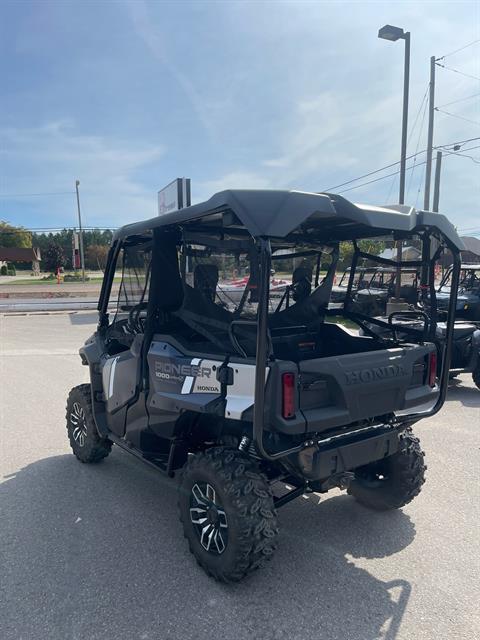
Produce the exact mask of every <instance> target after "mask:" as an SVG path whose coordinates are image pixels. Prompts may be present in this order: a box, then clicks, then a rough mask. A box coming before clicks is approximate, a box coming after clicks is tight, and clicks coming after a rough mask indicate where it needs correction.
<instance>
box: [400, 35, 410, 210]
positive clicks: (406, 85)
mask: <svg viewBox="0 0 480 640" xmlns="http://www.w3.org/2000/svg"><path fill="white" fill-rule="evenodd" d="M404 39H405V62H404V70H403V111H402V149H401V155H400V192H399V197H398V202H399V204H405V175H406V172H407V130H408V94H409V89H410V32H409V31H407V32H406V33H405V36H404Z"/></svg>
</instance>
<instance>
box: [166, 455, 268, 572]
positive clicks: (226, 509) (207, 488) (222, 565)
mask: <svg viewBox="0 0 480 640" xmlns="http://www.w3.org/2000/svg"><path fill="white" fill-rule="evenodd" d="M178 505H179V510H180V520H181V522H182V524H183V529H184V535H185V538H186V539H187V540H188V544H189V547H190V551H191V552H192V553H193V555H194V556H195V558H196V560H197V562H198V564H199V565H200V566H201V567H202V568H203V569H204V570H205V571H206V573H207V574H208V575H210V576H212V577H213V578H215V579H216V580H219V581H221V582H236V581H238V580H241V579H242V578H243V577H244V576H246V575H247V574H248V573H250V572H251V571H253V570H254V569H257V568H259V567H260V566H262V565H263V564H264V563H265V562H266V561H267V560H269V559H270V558H271V557H272V555H273V552H274V551H275V548H276V541H277V535H278V525H277V514H276V511H275V505H274V502H273V496H272V492H271V489H270V486H269V484H268V482H267V479H266V477H265V476H264V475H263V474H262V473H261V472H260V470H259V467H258V465H257V463H256V462H255V461H254V460H252V459H251V458H249V457H247V456H246V455H245V454H243V453H242V452H240V451H238V450H235V449H228V448H224V447H217V448H214V449H209V450H207V451H206V452H205V453H199V454H196V455H194V456H191V457H190V459H189V460H188V462H187V463H186V465H185V467H184V470H183V476H182V481H181V484H180V487H179V498H178Z"/></svg>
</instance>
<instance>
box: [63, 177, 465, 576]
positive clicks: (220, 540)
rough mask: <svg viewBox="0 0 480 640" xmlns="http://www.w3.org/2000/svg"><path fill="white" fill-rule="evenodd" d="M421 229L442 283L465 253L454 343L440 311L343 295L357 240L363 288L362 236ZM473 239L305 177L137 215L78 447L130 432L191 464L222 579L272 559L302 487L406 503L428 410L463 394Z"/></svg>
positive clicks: (140, 447)
mask: <svg viewBox="0 0 480 640" xmlns="http://www.w3.org/2000/svg"><path fill="white" fill-rule="evenodd" d="M413 236H416V237H419V238H420V241H421V245H422V247H423V260H422V264H423V266H424V269H423V272H424V286H426V287H430V289H431V290H432V289H433V295H434V268H435V262H436V261H437V260H438V258H439V256H440V254H441V251H442V250H443V249H444V248H448V249H449V250H450V252H451V253H452V255H453V261H454V267H453V273H452V295H451V297H450V310H449V318H448V322H447V336H446V340H445V341H443V342H442V343H439V342H438V341H437V340H436V337H435V318H433V319H432V321H431V322H429V330H428V332H427V334H426V335H424V334H423V333H422V334H419V332H418V331H412V332H411V337H410V336H409V337H408V339H400V338H399V337H398V335H397V333H396V331H395V318H394V316H392V317H390V318H389V321H388V322H386V323H383V324H384V325H385V326H386V327H387V328H388V329H389V332H388V335H387V336H377V335H375V332H373V331H371V330H369V329H368V327H367V324H366V321H371V319H370V318H368V317H366V316H363V315H362V314H359V313H356V312H354V311H349V310H348V305H347V308H345V309H340V310H337V309H333V310H329V309H328V302H329V298H330V292H331V288H332V284H333V279H334V274H335V270H336V265H337V258H338V245H339V242H343V241H352V242H353V245H354V253H353V261H352V268H351V270H350V276H349V285H350V289H351V287H352V285H353V282H354V280H355V270H356V265H357V264H358V260H359V259H361V258H365V259H367V260H368V259H370V258H371V257H372V256H370V255H369V254H364V253H362V252H361V251H360V250H359V248H358V245H357V242H356V241H357V240H358V239H360V238H372V237H373V238H381V239H384V240H385V239H386V240H387V241H388V240H390V241H392V242H394V241H397V240H400V239H407V238H408V239H410V238H412V237H413ZM431 239H434V242H435V247H437V246H438V249H436V250H435V251H434V250H433V249H431V245H430V241H431ZM460 248H462V244H461V241H460V239H459V238H458V236H457V234H456V233H455V230H454V229H453V227H452V225H451V224H450V223H449V222H448V221H447V220H446V218H445V217H443V216H442V215H439V214H432V213H429V212H422V211H420V212H418V211H416V210H415V209H411V208H408V207H400V208H397V209H395V208H379V207H369V206H358V205H354V204H352V203H350V202H348V201H347V200H345V199H344V198H341V197H339V196H336V195H329V194H315V193H304V192H298V191H263V190H261V191H260V190H259V191H253V190H252V191H250V190H238V191H223V192H221V193H218V194H216V195H214V196H213V197H212V198H211V199H210V200H208V201H207V202H204V203H200V204H197V205H194V206H191V207H188V208H186V209H182V210H180V211H176V212H173V213H169V214H166V215H163V216H160V217H157V218H153V219H151V220H148V221H146V222H138V223H135V224H131V225H127V226H125V227H122V228H121V229H120V230H119V231H117V232H116V234H115V236H114V239H113V242H112V246H111V249H110V252H109V256H108V262H107V267H106V271H105V276H104V280H103V285H102V290H101V294H100V299H99V304H98V311H99V322H98V327H97V330H96V332H95V333H94V334H93V335H92V337H91V338H90V339H88V340H87V342H86V343H85V345H84V346H83V347H82V348H81V349H80V356H81V359H82V363H83V364H85V365H87V366H88V367H89V370H90V384H84V385H80V386H78V387H75V388H74V389H72V391H71V392H70V395H69V398H68V402H67V415H66V418H67V430H68V437H69V440H70V444H71V447H72V449H73V452H74V454H75V455H76V456H77V458H78V459H79V460H80V461H82V462H98V461H100V460H102V459H103V458H105V457H106V456H107V455H108V454H109V452H110V450H111V447H112V444H116V445H118V446H119V447H121V448H122V449H123V450H125V451H127V452H129V453H131V454H133V455H134V456H135V457H137V458H139V459H141V460H142V461H144V462H145V463H146V464H148V465H150V466H151V467H154V468H155V469H158V470H160V471H162V472H164V473H166V474H167V475H169V476H174V475H175V474H176V473H177V472H178V475H179V478H180V482H179V492H178V502H179V510H180V519H181V522H182V524H183V529H184V534H185V537H186V538H187V540H188V544H189V546H190V550H191V552H192V553H193V554H194V556H195V557H196V559H197V561H198V563H199V564H200V565H201V566H202V567H203V568H204V569H205V571H206V572H207V573H208V574H209V575H211V576H213V577H214V578H216V579H218V580H221V581H235V580H240V579H241V578H243V577H244V576H245V575H246V574H247V573H249V572H250V571H251V570H253V569H256V568H257V567H259V566H261V565H262V564H263V562H264V561H265V560H267V559H268V558H270V557H271V555H272V553H273V552H274V550H275V547H276V544H277V535H278V522H277V510H278V509H279V507H281V506H282V505H284V504H286V503H287V502H289V501H290V500H292V499H294V498H296V497H297V496H301V495H302V494H305V493H308V492H311V491H315V492H319V493H325V492H327V491H328V490H329V489H331V488H333V487H340V488H342V489H347V490H348V492H349V493H350V494H351V495H352V496H354V497H355V498H356V499H357V500H358V501H359V502H361V503H363V504H365V505H367V506H369V507H372V508H374V509H393V508H399V507H402V506H403V505H405V504H407V503H408V502H410V501H411V500H412V499H413V498H414V497H415V496H416V495H418V493H419V492H420V489H421V487H422V484H423V482H424V471H425V465H424V454H423V452H422V450H421V449H420V445H419V441H418V439H417V438H416V437H415V436H414V435H413V433H412V426H413V425H414V424H415V423H416V422H417V421H418V420H420V419H421V418H423V417H427V416H432V415H433V414H435V413H436V412H437V411H438V410H439V409H440V408H441V406H442V404H443V402H444V399H445V393H446V388H447V381H448V361H449V358H450V348H451V340H452V329H453V320H454V311H455V297H456V296H455V292H456V290H457V284H458V273H459V264H460V262H459V249H460ZM386 264H387V265H389V264H393V265H394V264H395V263H390V262H388V261H387V263H386ZM402 264H403V263H402ZM419 264H420V263H419V262H417V263H413V264H411V263H407V264H406V266H418V265H419ZM117 270H121V272H122V281H121V285H120V291H119V294H118V298H117V300H112V299H111V290H112V282H113V279H114V275H115V272H116V271H117ZM325 272H326V275H324V274H325ZM273 273H275V274H276V275H275V277H276V278H282V280H285V281H286V282H287V283H290V284H288V285H287V286H286V288H285V290H284V291H283V295H281V296H280V295H278V294H276V295H275V296H272V295H270V285H271V279H272V274H273ZM242 274H247V277H245V279H244V280H245V287H244V291H243V293H242V295H241V296H238V295H236V296H235V297H234V298H232V297H231V296H230V295H229V292H230V291H231V286H230V284H231V282H232V281H234V282H237V281H238V277H239V276H241V275H242ZM294 275H295V277H293V276H294ZM322 275H323V277H322ZM236 278H237V280H236ZM225 283H227V286H222V285H223V284H225ZM228 283H230V284H228ZM229 287H230V288H229ZM345 319H348V320H349V321H350V322H354V323H356V324H357V325H358V326H359V327H363V328H364V330H365V333H366V335H363V336H362V335H359V333H358V331H357V332H355V331H353V330H351V329H347V328H345V327H344V326H343V324H345ZM335 320H337V321H335ZM377 322H381V321H377ZM342 323H343V324H342ZM407 333H408V332H407ZM437 362H439V363H440V365H439V366H438V367H437ZM425 406H427V408H426V409H425ZM422 408H423V409H424V410H423V412H422V411H421V409H422Z"/></svg>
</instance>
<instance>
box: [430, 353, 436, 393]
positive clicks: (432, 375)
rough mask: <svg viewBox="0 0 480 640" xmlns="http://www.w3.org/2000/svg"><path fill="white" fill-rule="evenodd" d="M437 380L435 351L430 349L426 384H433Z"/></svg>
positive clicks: (432, 385)
mask: <svg viewBox="0 0 480 640" xmlns="http://www.w3.org/2000/svg"><path fill="white" fill-rule="evenodd" d="M436 380H437V352H436V351H432V352H431V354H430V355H429V357H428V384H429V385H430V386H431V387H434V386H435V382H436Z"/></svg>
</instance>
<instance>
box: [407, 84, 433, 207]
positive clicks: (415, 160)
mask: <svg viewBox="0 0 480 640" xmlns="http://www.w3.org/2000/svg"><path fill="white" fill-rule="evenodd" d="M429 88H430V83H429V84H428V85H427V91H428V90H429ZM426 95H427V94H426V93H425V97H426ZM427 106H428V102H427V101H426V100H425V106H424V108H423V115H422V123H421V125H420V132H419V134H418V140H417V147H416V149H415V154H417V153H418V148H419V146H420V139H421V137H422V132H423V125H424V124H425V115H426V113H427ZM416 162H417V156H416V155H415V157H414V159H413V167H412V170H411V172H410V177H409V179H408V187H407V195H408V193H409V192H410V185H411V183H412V179H413V173H414V171H415V165H416Z"/></svg>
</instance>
